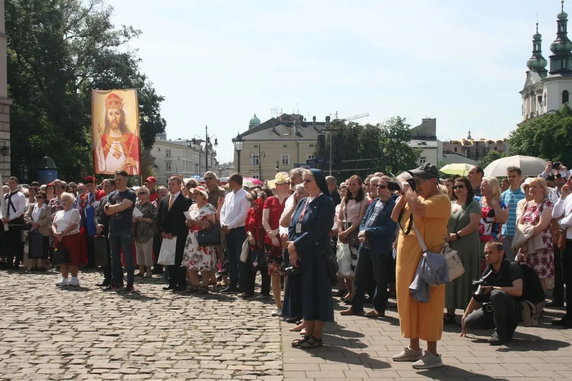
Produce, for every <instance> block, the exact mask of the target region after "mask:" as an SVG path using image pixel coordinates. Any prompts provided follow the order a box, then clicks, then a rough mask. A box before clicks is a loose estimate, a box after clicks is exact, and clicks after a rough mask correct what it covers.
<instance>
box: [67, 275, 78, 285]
mask: <svg viewBox="0 0 572 381" xmlns="http://www.w3.org/2000/svg"><path fill="white" fill-rule="evenodd" d="M68 285H69V286H73V287H79V280H78V279H77V278H76V277H75V276H74V277H72V278H71V279H70V281H69V283H68Z"/></svg>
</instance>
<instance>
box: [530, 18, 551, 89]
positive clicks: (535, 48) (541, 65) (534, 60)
mask: <svg viewBox="0 0 572 381" xmlns="http://www.w3.org/2000/svg"><path fill="white" fill-rule="evenodd" d="M547 63H548V62H547V61H546V58H544V57H543V56H542V35H541V34H540V33H538V22H536V33H535V34H534V35H533V36H532V57H530V58H529V59H528V61H527V62H526V66H528V69H529V70H530V71H533V72H535V73H538V75H540V78H544V77H546V73H547V70H546V64H547Z"/></svg>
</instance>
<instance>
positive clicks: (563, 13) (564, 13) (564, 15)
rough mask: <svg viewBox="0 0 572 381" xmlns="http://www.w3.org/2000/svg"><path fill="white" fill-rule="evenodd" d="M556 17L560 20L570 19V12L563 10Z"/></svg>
mask: <svg viewBox="0 0 572 381" xmlns="http://www.w3.org/2000/svg"><path fill="white" fill-rule="evenodd" d="M556 17H557V18H558V20H567V19H568V13H566V12H564V11H562V12H560V13H559V14H558V16H556Z"/></svg>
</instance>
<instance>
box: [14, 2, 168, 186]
mask: <svg viewBox="0 0 572 381" xmlns="http://www.w3.org/2000/svg"><path fill="white" fill-rule="evenodd" d="M111 14H112V8H111V7H109V6H106V5H105V4H104V3H103V1H102V0H89V1H81V0H7V1H6V34H7V37H8V84H9V86H8V90H9V97H10V98H11V99H12V100H13V104H12V107H11V131H12V173H14V174H17V175H20V176H22V174H23V168H28V169H29V171H30V178H32V179H33V178H34V176H35V168H36V167H37V165H38V163H39V162H40V160H41V159H42V157H43V156H45V155H48V156H52V157H53V158H54V161H55V162H56V165H57V166H58V168H59V173H60V177H62V178H64V179H77V178H78V176H79V175H84V174H88V173H91V171H92V156H91V155H92V150H91V134H90V131H91V127H90V123H91V121H90V114H91V99H90V98H91V97H90V94H91V90H92V89H110V88H135V89H137V90H138V94H139V104H140V116H141V122H140V129H141V140H142V144H143V149H145V148H147V149H148V148H150V147H151V146H152V144H153V142H154V138H155V135H156V134H157V133H159V132H163V131H164V130H165V125H166V122H165V120H164V119H162V118H161V116H160V113H159V106H160V103H161V102H162V101H163V97H161V96H160V95H158V94H157V93H156V92H155V90H154V89H153V87H152V84H151V83H150V82H149V81H148V80H147V78H146V77H145V75H143V74H142V73H140V72H139V68H138V65H139V59H138V58H137V56H136V55H135V53H134V52H130V51H125V49H123V50H121V49H122V48H123V45H124V44H125V43H126V42H128V41H129V40H131V39H132V38H135V37H137V36H138V35H139V34H140V32H139V31H137V30H135V29H133V28H131V27H125V26H123V27H121V28H120V29H116V28H115V27H114V26H113V25H112V24H111V21H110V18H111ZM22 177H23V176H22Z"/></svg>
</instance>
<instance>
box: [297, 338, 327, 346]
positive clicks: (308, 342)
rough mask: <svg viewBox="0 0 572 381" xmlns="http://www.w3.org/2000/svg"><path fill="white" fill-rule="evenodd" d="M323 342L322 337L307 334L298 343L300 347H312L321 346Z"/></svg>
mask: <svg viewBox="0 0 572 381" xmlns="http://www.w3.org/2000/svg"><path fill="white" fill-rule="evenodd" d="M323 345H324V343H323V342H322V339H316V338H315V337H314V336H309V337H308V338H307V339H306V340H304V342H303V343H301V344H300V348H302V349H312V348H318V347H322V346H323Z"/></svg>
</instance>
